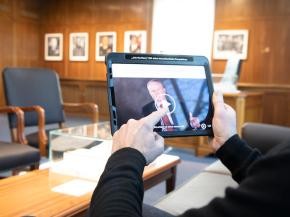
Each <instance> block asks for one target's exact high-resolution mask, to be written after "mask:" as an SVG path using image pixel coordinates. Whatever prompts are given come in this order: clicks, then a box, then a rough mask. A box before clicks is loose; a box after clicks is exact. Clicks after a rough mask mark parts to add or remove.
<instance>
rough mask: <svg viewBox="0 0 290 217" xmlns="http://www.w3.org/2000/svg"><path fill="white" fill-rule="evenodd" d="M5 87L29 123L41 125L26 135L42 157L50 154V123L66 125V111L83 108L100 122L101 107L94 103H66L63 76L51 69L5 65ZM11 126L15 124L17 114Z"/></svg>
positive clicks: (10, 120) (10, 122) (95, 120)
mask: <svg viewBox="0 0 290 217" xmlns="http://www.w3.org/2000/svg"><path fill="white" fill-rule="evenodd" d="M3 81H4V90H5V97H6V103H7V105H11V106H19V107H20V108H21V109H22V110H23V111H24V112H25V126H26V127H29V126H38V132H35V133H32V134H29V135H26V137H27V140H28V144H29V145H31V146H33V147H38V148H39V150H40V153H41V155H42V156H47V153H48V139H47V138H48V133H49V130H46V125H48V124H58V126H59V128H63V127H64V122H65V115H64V110H66V109H69V110H70V111H71V110H72V109H76V108H78V109H81V110H82V111H84V112H86V113H89V114H90V117H91V120H92V122H97V121H98V106H97V105H96V104H94V103H63V100H62V95H61V88H60V84H59V77H58V75H57V73H56V72H54V71H53V70H50V69H37V68H5V69H4V71H3ZM9 125H10V128H11V129H12V128H13V127H15V120H14V118H13V116H11V115H9Z"/></svg>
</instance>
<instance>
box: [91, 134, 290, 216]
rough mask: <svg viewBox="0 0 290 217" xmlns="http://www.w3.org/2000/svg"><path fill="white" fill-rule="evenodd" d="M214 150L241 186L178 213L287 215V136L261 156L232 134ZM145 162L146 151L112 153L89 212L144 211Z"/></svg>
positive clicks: (289, 184) (289, 197)
mask: <svg viewBox="0 0 290 217" xmlns="http://www.w3.org/2000/svg"><path fill="white" fill-rule="evenodd" d="M216 154H217V156H218V157H219V158H220V159H221V161H222V162H223V163H224V164H225V165H226V166H227V167H228V168H229V169H230V170H231V172H232V175H233V178H234V179H235V180H236V181H237V182H239V183H240V184H239V187H238V188H235V189H234V188H227V189H226V192H225V197H224V198H215V199H213V200H212V201H211V202H210V203H209V204H208V205H206V206H205V207H202V208H199V209H190V210H188V211H186V212H185V213H184V214H182V215H181V217H276V216H277V217H284V216H285V217H289V216H290V206H289V205H290V172H289V171H290V141H287V142H285V143H283V144H280V145H278V146H276V147H275V148H273V149H272V150H271V151H269V152H268V153H267V154H266V155H264V156H261V154H260V153H259V152H258V151H257V150H253V149H252V148H250V147H249V146H247V144H245V142H244V141H242V140H241V139H240V138H239V137H238V136H237V135H235V136H233V137H231V138H230V139H229V140H228V141H227V142H226V143H225V144H224V145H223V146H222V147H221V148H220V149H219V150H218V151H217V153H216ZM145 164H146V161H145V158H144V156H143V155H142V154H141V153H140V152H138V151H137V150H135V149H132V148H124V149H121V150H119V151H117V152H115V153H114V154H113V155H112V156H111V157H110V159H109V160H108V163H107V165H106V168H105V171H104V172H103V174H102V176H101V178H100V180H99V184H98V186H97V188H96V189H95V192H94V194H93V197H92V200H91V206H90V216H108V217H109V216H118V217H119V216H124V217H125V216H126V217H131V216H132V217H133V216H134V217H135V216H142V200H143V180H142V173H143V169H144V166H145ZM213 181H214V180H213Z"/></svg>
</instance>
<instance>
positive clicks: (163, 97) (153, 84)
mask: <svg viewBox="0 0 290 217" xmlns="http://www.w3.org/2000/svg"><path fill="white" fill-rule="evenodd" d="M147 89H148V92H149V94H150V96H151V97H152V99H153V101H152V102H149V103H148V104H146V105H145V106H143V109H142V112H143V115H144V116H147V115H149V114H151V113H152V112H153V111H156V110H159V109H160V108H166V109H167V111H168V112H167V114H166V115H165V116H163V117H162V118H161V120H160V121H159V123H157V125H156V127H157V128H158V129H157V131H174V126H175V125H178V123H177V119H176V117H175V113H174V110H175V106H176V105H175V101H174V99H173V98H172V97H171V96H170V95H168V94H167V92H166V89H165V87H164V85H163V84H162V82H160V81H158V80H155V79H153V80H150V81H149V82H148V83H147ZM189 124H190V126H191V127H192V128H193V129H196V128H198V127H200V122H199V119H198V118H197V117H193V116H192V114H191V112H190V113H189Z"/></svg>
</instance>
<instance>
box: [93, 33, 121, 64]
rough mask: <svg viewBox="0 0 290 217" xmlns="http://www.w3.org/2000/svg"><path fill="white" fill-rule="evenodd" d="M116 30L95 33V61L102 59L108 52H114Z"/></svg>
mask: <svg viewBox="0 0 290 217" xmlns="http://www.w3.org/2000/svg"><path fill="white" fill-rule="evenodd" d="M116 38H117V34H116V32H97V33H96V61H104V60H105V56H106V55H107V54H108V53H111V52H116Z"/></svg>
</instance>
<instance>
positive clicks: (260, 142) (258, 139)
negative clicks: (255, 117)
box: [242, 123, 290, 154]
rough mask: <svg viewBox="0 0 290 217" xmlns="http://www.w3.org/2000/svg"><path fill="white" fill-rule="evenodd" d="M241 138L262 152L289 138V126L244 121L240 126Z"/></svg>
mask: <svg viewBox="0 0 290 217" xmlns="http://www.w3.org/2000/svg"><path fill="white" fill-rule="evenodd" d="M242 138H243V139H244V140H245V141H246V142H247V143H248V144H249V145H250V146H252V147H254V148H258V149H259V150H260V151H261V152H262V153H263V154H265V153H266V152H268V150H270V149H271V148H273V147H274V146H275V145H278V144H280V143H282V142H283V141H284V140H286V139H288V138H290V128H289V127H282V126H278V125H272V124H262V123H245V124H244V125H243V127H242Z"/></svg>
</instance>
